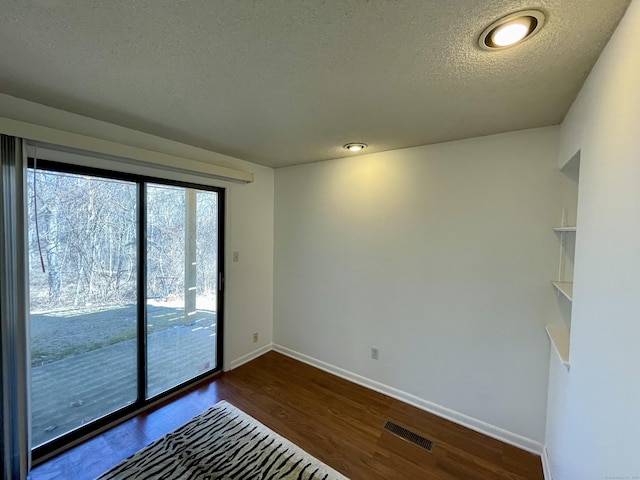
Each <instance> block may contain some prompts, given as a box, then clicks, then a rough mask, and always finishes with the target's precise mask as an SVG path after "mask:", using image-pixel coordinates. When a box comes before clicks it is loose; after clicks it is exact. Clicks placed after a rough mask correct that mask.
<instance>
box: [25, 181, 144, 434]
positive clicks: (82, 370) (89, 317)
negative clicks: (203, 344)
mask: <svg viewBox="0 0 640 480" xmlns="http://www.w3.org/2000/svg"><path fill="white" fill-rule="evenodd" d="M28 179H29V181H28V186H29V193H28V195H29V198H30V199H31V202H30V208H29V247H30V248H29V260H30V262H29V265H30V267H29V270H30V271H29V286H30V287H29V290H30V291H29V293H30V304H31V312H30V330H31V413H32V417H31V418H32V445H33V446H38V445H41V444H43V443H46V442H48V441H49V440H51V439H53V438H56V437H58V436H60V435H62V434H65V433H68V432H70V431H71V430H74V429H76V428H78V427H80V426H82V425H83V424H86V423H89V422H91V421H92V420H95V419H96V418H100V417H103V416H104V415H106V414H108V413H111V412H113V411H115V410H117V409H119V408H122V407H123V406H126V405H129V404H132V403H133V402H135V401H136V399H137V387H136V368H135V365H136V350H137V342H136V318H137V314H136V304H137V300H138V299H137V289H136V272H137V264H138V255H137V252H136V247H135V246H136V243H137V238H138V234H137V207H136V205H137V193H136V192H137V185H136V184H135V183H133V182H127V181H121V180H111V179H105V178H99V177H95V176H87V175H77V174H70V173H66V172H56V171H46V170H41V169H38V170H33V169H32V170H31V171H30V174H29V175H28Z"/></svg>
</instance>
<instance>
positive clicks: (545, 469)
mask: <svg viewBox="0 0 640 480" xmlns="http://www.w3.org/2000/svg"><path fill="white" fill-rule="evenodd" d="M541 456H542V473H543V474H544V480H553V475H551V463H550V462H549V452H548V451H547V447H543V448H542V455H541Z"/></svg>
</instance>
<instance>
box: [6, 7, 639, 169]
mask: <svg viewBox="0 0 640 480" xmlns="http://www.w3.org/2000/svg"><path fill="white" fill-rule="evenodd" d="M628 4H629V0H534V1H522V0H511V1H509V0H475V1H474V0H306V1H305V0H260V1H258V0H255V1H254V0H215V1H214V0H183V1H179V0H22V1H17V0H13V1H10V0H0V13H1V17H0V92H2V93H7V94H9V95H13V96H15V97H19V98H24V99H26V100H31V101H34V102H38V103H41V104H45V105H49V106H52V107H57V108H60V109H63V110H67V111H70V112H73V113H78V114H81V115H85V116H89V117H93V118H96V119H99V120H104V121H107V122H111V123H115V124H118V125H122V126H125V127H129V128H133V129H136V130H140V131H143V132H147V133H151V134H155V135H159V136H163V137H166V138H169V139H172V140H176V141H179V142H183V143H187V144H191V145H195V146H198V147H202V148H206V149H208V150H213V151H216V152H220V153H224V154H227V155H232V156H235V157H239V158H242V159H245V160H250V161H253V162H256V163H261V164H264V165H269V166H273V167H278V166H285V165H293V164H298V163H305V162H313V161H319V160H326V159H331V158H337V157H343V156H346V155H348V152H346V151H345V150H343V149H342V145H343V144H344V143H347V142H350V141H359V142H366V143H368V144H369V145H370V147H369V148H368V149H367V150H365V152H366V153H370V152H375V151H384V150H390V149H396V148H403V147H410V146H416V145H423V144H429V143H437V142H443V141H447V140H454V139H460V138H468V137H475V136H479V135H487V134H492V133H499V132H506V131H512V130H520V129H524V128H531V127H540V126H545V125H552V124H556V123H559V122H561V121H562V119H563V117H564V115H565V113H566V112H567V110H568V108H569V107H570V105H571V103H572V102H573V100H574V98H575V96H576V94H577V92H578V91H579V89H580V87H581V86H582V83H583V82H584V79H585V78H586V76H587V74H588V72H589V70H590V69H591V67H592V66H593V64H594V62H595V60H596V59H597V57H598V55H599V53H600V51H601V50H602V48H603V47H604V45H605V44H606V41H607V40H608V38H609V37H610V35H611V33H612V32H613V29H614V28H615V26H616V24H617V23H618V21H619V20H620V18H621V16H622V14H623V13H624V10H625V9H626V7H627V5H628ZM529 8H540V9H542V10H543V11H544V12H545V13H546V14H547V23H546V25H545V26H544V28H543V29H542V30H541V31H540V33H538V34H537V35H536V36H534V37H533V38H531V39H530V40H529V41H527V42H525V43H523V44H521V45H518V46H515V47H512V48H510V49H506V50H502V51H496V52H487V51H484V50H481V49H480V48H479V47H478V46H477V37H478V35H479V34H480V32H481V31H482V30H483V29H484V28H485V27H486V26H487V25H488V24H490V23H491V22H492V21H493V20H495V19H497V18H499V17H501V16H503V15H505V14H508V13H512V12H514V11H518V10H523V9H529ZM630 48H633V47H631V46H630ZM0 116H1V112H0Z"/></svg>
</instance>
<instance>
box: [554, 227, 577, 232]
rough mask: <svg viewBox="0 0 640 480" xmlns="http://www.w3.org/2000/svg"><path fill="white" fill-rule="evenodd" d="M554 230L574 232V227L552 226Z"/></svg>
mask: <svg viewBox="0 0 640 480" xmlns="http://www.w3.org/2000/svg"><path fill="white" fill-rule="evenodd" d="M553 231H554V232H575V231H576V227H554V229H553Z"/></svg>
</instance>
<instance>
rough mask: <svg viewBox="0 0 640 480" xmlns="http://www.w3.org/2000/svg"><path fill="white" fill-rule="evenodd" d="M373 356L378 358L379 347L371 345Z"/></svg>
mask: <svg viewBox="0 0 640 480" xmlns="http://www.w3.org/2000/svg"><path fill="white" fill-rule="evenodd" d="M371 358H373V359H374V360H378V347H371Z"/></svg>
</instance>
